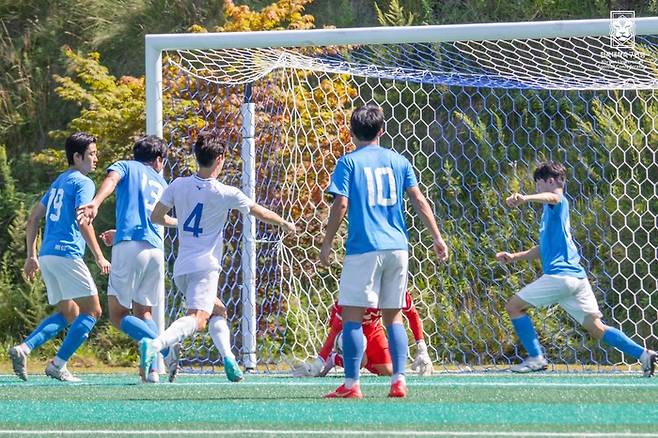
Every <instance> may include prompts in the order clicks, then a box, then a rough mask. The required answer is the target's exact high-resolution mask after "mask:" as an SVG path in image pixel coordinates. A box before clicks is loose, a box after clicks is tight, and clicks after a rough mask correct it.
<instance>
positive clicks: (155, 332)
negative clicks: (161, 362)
mask: <svg viewBox="0 0 658 438" xmlns="http://www.w3.org/2000/svg"><path fill="white" fill-rule="evenodd" d="M144 322H145V323H146V325H147V326H149V328H150V329H151V330H152V331H153V339H155V338H157V337H158V325H157V324H156V323H155V321H153V320H152V319H145V320H144ZM160 354H162V355H163V356H164V357H167V355H168V354H169V347H167V348H165V349H163V350H161V351H160Z"/></svg>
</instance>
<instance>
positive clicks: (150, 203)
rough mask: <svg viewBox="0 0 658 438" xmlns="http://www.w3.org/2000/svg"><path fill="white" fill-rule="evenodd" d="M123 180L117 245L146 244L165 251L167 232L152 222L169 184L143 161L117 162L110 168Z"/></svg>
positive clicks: (119, 192) (119, 186)
mask: <svg viewBox="0 0 658 438" xmlns="http://www.w3.org/2000/svg"><path fill="white" fill-rule="evenodd" d="M107 171H108V172H116V173H118V174H119V176H120V177H121V180H120V181H119V184H117V188H116V229H117V232H116V234H115V235H114V243H115V244H117V243H119V242H122V241H124V240H143V241H146V242H148V243H150V244H151V245H152V246H153V247H154V248H164V243H163V233H164V228H163V227H162V226H160V225H155V224H154V223H152V222H151V212H152V211H153V208H154V207H155V204H157V202H158V201H159V200H160V196H161V195H162V192H163V191H164V189H165V188H166V187H167V182H166V181H165V180H164V178H163V177H162V175H160V174H158V173H157V172H156V171H155V170H154V169H153V168H152V167H151V166H148V165H145V164H143V163H140V162H139V161H132V160H131V161H117V162H116V163H114V164H112V165H111V166H110V167H108V168H107Z"/></svg>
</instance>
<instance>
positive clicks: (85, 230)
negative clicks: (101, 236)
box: [80, 223, 111, 274]
mask: <svg viewBox="0 0 658 438" xmlns="http://www.w3.org/2000/svg"><path fill="white" fill-rule="evenodd" d="M80 234H82V237H83V238H84V239H85V242H87V245H89V249H90V250H91V252H92V254H94V258H95V259H96V264H97V265H98V267H99V268H101V272H102V273H103V274H109V273H110V267H111V265H110V262H109V261H108V260H107V259H106V258H105V256H104V255H103V251H101V246H100V245H99V244H98V240H96V232H95V231H94V226H93V225H91V224H85V223H82V224H80Z"/></svg>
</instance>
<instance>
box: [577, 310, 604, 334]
mask: <svg viewBox="0 0 658 438" xmlns="http://www.w3.org/2000/svg"><path fill="white" fill-rule="evenodd" d="M582 326H583V328H584V329H585V330H587V333H589V335H590V336H591V337H593V338H594V339H601V338H602V337H603V335H604V334H605V330H606V328H607V326H606V325H605V324H603V321H601V318H599V317H598V315H587V316H585V320H584V321H583V323H582Z"/></svg>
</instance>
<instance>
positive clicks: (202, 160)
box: [194, 131, 227, 167]
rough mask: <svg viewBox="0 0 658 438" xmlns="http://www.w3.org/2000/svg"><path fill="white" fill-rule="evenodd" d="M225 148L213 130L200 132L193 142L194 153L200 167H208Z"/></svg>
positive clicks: (223, 152)
mask: <svg viewBox="0 0 658 438" xmlns="http://www.w3.org/2000/svg"><path fill="white" fill-rule="evenodd" d="M226 149H227V147H226V143H224V142H223V141H222V139H221V138H220V136H219V133H218V132H215V131H202V132H200V133H199V137H198V138H197V139H196V142H195V143H194V155H195V156H196V160H197V161H198V162H199V165H200V166H202V167H210V166H211V165H212V163H213V161H215V160H216V159H217V157H221V156H223V155H224V154H225V153H226Z"/></svg>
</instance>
